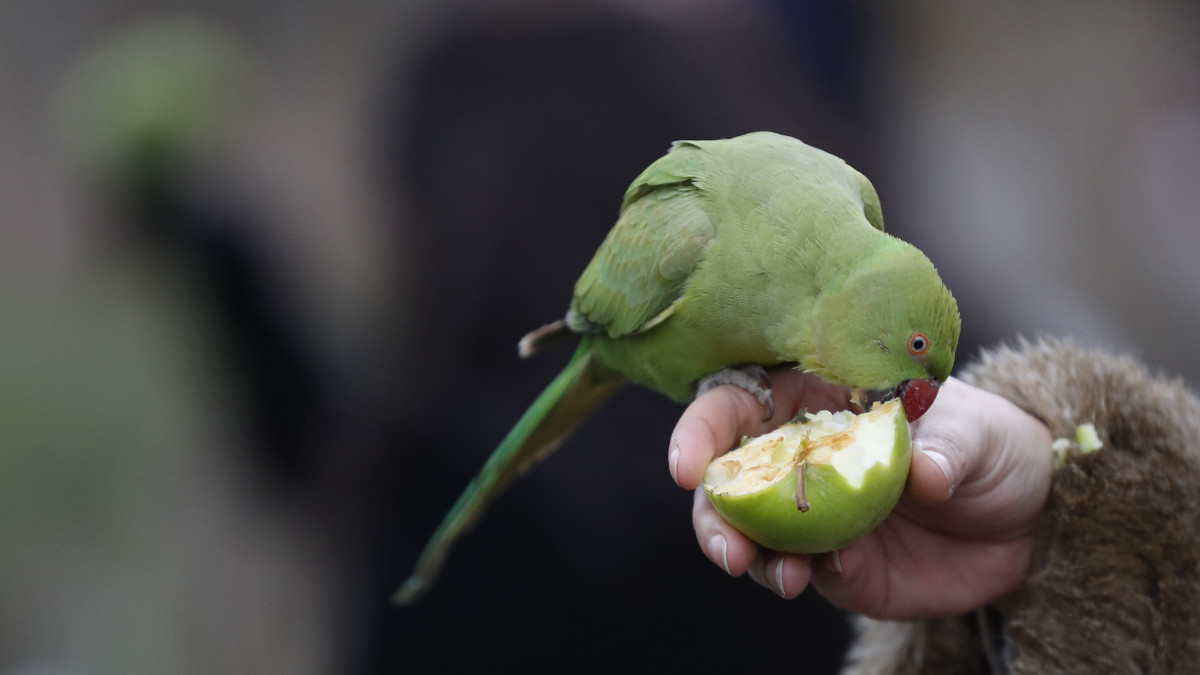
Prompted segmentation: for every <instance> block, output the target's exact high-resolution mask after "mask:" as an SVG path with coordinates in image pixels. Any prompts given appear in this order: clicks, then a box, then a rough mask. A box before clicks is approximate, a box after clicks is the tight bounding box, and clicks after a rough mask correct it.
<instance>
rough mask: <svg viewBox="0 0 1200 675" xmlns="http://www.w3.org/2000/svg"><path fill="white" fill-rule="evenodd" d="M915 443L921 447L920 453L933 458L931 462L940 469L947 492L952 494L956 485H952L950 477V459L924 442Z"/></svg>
mask: <svg viewBox="0 0 1200 675" xmlns="http://www.w3.org/2000/svg"><path fill="white" fill-rule="evenodd" d="M917 444H918V446H919V447H920V448H921V452H922V454H924V455H925V456H926V457H928V458H929V459H931V460H933V463H934V464H936V465H937V468H939V469H941V471H942V475H943V476H945V477H946V485H947V486H949V490H948V494H954V488H955V487H956V486H955V485H954V481H953V480H952V479H951V478H950V460H948V459H946V456H945V455H943V454H942V453H940V452H938V451H937V450H931V449H929V448H927V447H925V444H924V443H921V442H920V441H917Z"/></svg>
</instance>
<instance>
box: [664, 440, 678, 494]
mask: <svg viewBox="0 0 1200 675" xmlns="http://www.w3.org/2000/svg"><path fill="white" fill-rule="evenodd" d="M667 462H668V464H670V467H671V478H672V479H674V480H675V482H676V483H678V482H679V441H677V440H675V439H673V438H672V439H671V452H670V453H668V454H667Z"/></svg>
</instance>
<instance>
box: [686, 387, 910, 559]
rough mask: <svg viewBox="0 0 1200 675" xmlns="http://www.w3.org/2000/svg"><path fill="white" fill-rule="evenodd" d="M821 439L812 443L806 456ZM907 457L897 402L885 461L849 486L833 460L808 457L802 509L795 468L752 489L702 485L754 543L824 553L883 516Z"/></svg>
mask: <svg viewBox="0 0 1200 675" xmlns="http://www.w3.org/2000/svg"><path fill="white" fill-rule="evenodd" d="M823 440H825V439H817V440H815V441H813V442H812V444H811V445H810V446H809V456H812V455H813V454H815V453H816V449H817V448H818V447H820V445H821V443H822V441H823ZM751 442H753V441H751ZM718 459H719V458H718ZM911 462H912V446H911V444H910V439H909V429H908V422H907V418H906V417H905V413H904V409H903V407H900V406H897V413H896V419H895V435H894V443H893V446H892V453H891V463H890V464H888V465H884V464H882V463H880V464H876V465H875V466H873V467H871V468H870V469H868V470H867V472H866V473H865V474H864V477H863V483H862V487H861V488H854V487H853V486H852V485H851V484H850V483H849V482H847V480H846V478H845V477H843V476H842V474H840V473H838V471H837V470H836V469H835V468H834V467H833V465H831V464H817V463H811V462H810V463H807V464H806V467H805V471H804V473H805V476H806V482H805V490H804V494H805V498H806V500H807V502H808V507H809V508H808V509H807V510H805V511H801V510H800V509H799V508H798V507H797V505H796V480H797V473H798V471H797V470H796V469H795V468H793V469H792V470H790V471H788V472H787V475H786V476H784V477H783V478H781V479H779V481H778V482H775V483H772V484H770V485H769V486H768V487H766V488H765V489H764V490H761V491H758V492H751V493H746V494H738V495H722V494H714V491H713V489H712V488H711V486H710V485H708V484H705V486H704V487H705V492H706V493H707V494H708V498H709V500H710V501H711V502H712V504H713V507H714V508H716V510H717V513H719V514H721V517H723V518H724V519H725V520H726V521H728V522H729V524H730V525H733V526H734V527H735V528H737V530H738V531H739V532H741V533H742V534H744V535H746V536H747V537H749V538H750V539H751V540H753V541H754V542H756V543H758V544H759V545H761V546H764V547H766V548H769V549H773V550H776V551H784V552H788V553H805V554H811V553H826V552H829V551H836V550H838V549H841V548H845V547H846V546H848V545H849V544H851V543H852V542H854V541H856V540H857V539H859V538H860V537H862V536H863V535H865V534H867V533H868V532H870V531H871V530H873V529H875V527H876V526H878V525H879V523H881V522H883V520H884V518H887V516H888V514H889V513H891V511H892V509H893V508H894V507H895V505H896V502H897V501H899V499H900V495H901V493H902V492H904V485H905V483H906V482H907V480H908V470H909V465H910V464H911Z"/></svg>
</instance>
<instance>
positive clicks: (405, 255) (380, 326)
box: [0, 0, 1200, 675]
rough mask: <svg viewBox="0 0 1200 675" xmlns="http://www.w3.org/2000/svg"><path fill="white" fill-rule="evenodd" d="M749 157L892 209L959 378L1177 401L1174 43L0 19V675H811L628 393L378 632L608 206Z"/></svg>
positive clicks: (1193, 125)
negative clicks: (944, 308)
mask: <svg viewBox="0 0 1200 675" xmlns="http://www.w3.org/2000/svg"><path fill="white" fill-rule="evenodd" d="M758 129H770V130H774V131H778V132H781V133H786V134H791V135H795V136H798V137H800V138H802V139H804V140H805V141H807V142H809V143H811V144H813V145H816V146H818V147H821V148H823V149H826V150H829V151H831V152H833V153H835V154H837V155H840V156H842V157H843V158H845V159H847V160H848V161H849V162H850V163H851V164H852V165H854V166H855V167H856V168H859V169H860V170H862V171H863V172H864V173H866V174H867V175H868V176H870V177H871V179H872V180H873V182H874V183H875V185H876V187H877V189H878V191H879V193H880V196H881V198H882V201H883V204H884V214H885V218H886V220H887V223H888V229H889V231H891V232H893V233H895V234H897V235H898V236H900V237H902V238H905V239H908V240H910V241H912V242H914V243H915V244H917V245H918V246H919V247H921V248H922V249H923V250H925V251H926V253H927V254H928V255H929V256H930V258H931V259H932V260H933V261H934V263H935V264H936V265H937V266H938V267H939V269H940V270H941V271H942V273H943V277H944V278H945V280H946V282H947V284H948V285H949V286H950V288H951V289H952V290H953V291H954V293H955V294H956V296H957V297H958V299H959V302H960V305H961V309H962V314H963V328H964V335H963V343H962V345H961V346H960V352H959V361H960V363H966V362H969V361H970V360H971V358H972V356H973V355H974V354H975V353H976V352H977V351H978V349H979V348H980V346H982V345H987V344H992V343H995V342H997V341H1000V340H1011V339H1013V338H1015V336H1017V335H1028V336H1032V335H1036V334H1040V333H1049V334H1058V335H1070V336H1074V337H1075V338H1077V339H1079V340H1081V341H1084V342H1088V343H1095V344H1101V345H1107V346H1112V347H1115V348H1119V349H1122V350H1127V351H1131V352H1133V353H1135V354H1136V355H1138V356H1139V357H1141V358H1142V359H1144V360H1145V361H1147V362H1148V363H1150V364H1151V365H1152V366H1153V367H1155V368H1157V369H1160V370H1163V371H1165V372H1168V373H1173V374H1179V375H1182V376H1184V377H1185V378H1187V379H1189V380H1190V381H1192V382H1196V381H1197V377H1198V376H1200V361H1198V360H1197V358H1196V357H1195V356H1194V353H1193V342H1192V339H1191V336H1192V335H1196V334H1200V311H1198V310H1200V266H1198V265H1196V264H1195V256H1196V252H1197V251H1200V228H1198V227H1197V217H1196V214H1197V213H1198V212H1200V9H1198V8H1197V6H1196V5H1195V4H1194V3H1189V2H1182V1H1178V0H1153V1H1146V2H1141V3H1119V2H1101V3H1085V2H1082V1H1081V0H1076V1H1073V2H1065V3H1056V4H1054V5H1053V6H1052V7H1048V6H1045V5H1044V4H1042V3H1034V2H1019V3H1010V4H1007V5H1005V6H1004V7H986V8H985V7H970V8H964V7H961V6H960V5H959V4H958V3H952V2H947V1H941V2H932V3H922V4H920V5H919V6H911V5H909V4H907V3H900V2H883V3H869V4H868V3H853V2H850V3H847V2H834V1H832V0H825V1H821V0H813V1H800V2H785V1H783V0H778V1H770V0H757V1H747V0H703V1H699V2H687V3H684V2H677V1H663V2H634V1H633V0H609V1H604V0H588V1H586V2H573V3H555V2H550V1H549V0H546V1H532V0H530V1H521V2H500V3H496V2H483V1H478V2H463V1H457V2H436V1H434V0H409V1H407V2H396V3H374V2H362V1H354V0H352V1H350V2H330V1H328V0H302V1H300V2H290V3H285V2H274V1H263V2H257V3H244V2H232V1H230V0H217V1H215V2H206V3H199V2H185V1H180V2H162V1H159V2H150V1H148V0H147V1H140V2H139V1H133V0H111V1H104V0H100V1H91V2H68V1H66V0H6V1H5V2H2V3H0V385H2V388H0V674H8V673H13V674H21V675H26V674H35V673H36V674H54V675H58V674H65V675H75V674H89V673H150V672H172V673H400V672H403V673H423V672H458V671H462V670H465V669H467V668H488V669H489V671H492V672H537V671H543V670H552V671H565V672H612V671H615V670H633V671H637V672H643V671H649V670H652V669H653V670H661V671H670V672H674V671H684V670H688V669H694V668H697V667H708V668H718V669H725V668H733V667H740V668H745V669H748V670H753V669H755V668H759V667H763V666H767V667H769V666H772V665H780V666H785V667H786V666H791V667H796V666H802V667H804V668H805V669H806V672H818V673H819V672H833V671H835V670H836V668H837V666H838V663H839V661H840V656H841V653H842V650H843V649H844V647H845V644H846V640H847V639H848V634H847V623H846V619H845V617H844V616H842V615H841V614H839V613H838V612H836V611H834V610H832V609H831V608H830V607H828V606H827V605H826V604H825V603H823V601H822V600H821V599H820V598H819V597H817V596H815V595H814V594H812V593H811V592H810V593H806V594H805V595H804V596H802V597H801V598H800V599H799V600H797V601H792V602H784V601H781V600H779V599H778V598H775V597H774V596H772V595H771V594H770V593H769V592H767V591H765V590H763V589H762V588H760V587H758V586H756V585H754V584H752V583H751V582H750V581H749V580H747V579H731V578H728V577H727V576H726V575H724V574H723V573H722V572H720V570H719V569H717V568H716V567H715V566H713V565H712V564H710V563H709V562H708V561H707V560H706V559H705V558H704V557H703V555H702V554H701V553H700V552H699V550H698V547H697V546H696V543H695V541H694V537H693V534H692V531H691V524H690V509H691V502H692V497H691V495H690V494H687V493H684V492H682V491H680V490H679V489H678V488H676V487H675V486H674V485H673V483H672V482H671V480H670V476H669V474H668V472H667V470H666V462H665V457H666V445H667V439H668V436H669V433H670V430H671V428H672V427H673V425H674V422H675V419H676V418H677V417H678V415H679V413H680V412H681V409H680V407H678V406H676V405H674V404H672V403H670V402H669V401H666V400H665V399H663V398H661V397H658V396H656V395H653V394H650V393H648V392H645V391H641V390H635V389H632V388H629V389H626V390H624V391H622V392H621V393H620V394H619V395H618V396H617V397H616V398H615V400H613V401H612V402H611V403H610V404H608V405H607V406H606V407H605V408H604V409H603V410H602V411H601V413H600V414H598V415H596V416H595V417H593V418H592V419H591V420H590V421H589V422H588V423H587V424H585V426H584V427H583V428H582V430H581V431H580V433H578V434H577V435H576V436H575V437H574V438H573V439H572V440H571V441H570V442H569V443H568V444H567V446H566V447H565V448H564V449H563V450H562V451H561V452H560V453H559V454H558V455H556V456H555V457H554V458H552V459H551V460H550V461H548V462H547V463H545V464H544V465H542V466H540V467H539V468H538V469H537V470H536V471H534V472H532V473H531V474H530V475H529V476H527V477H526V478H524V479H522V480H521V481H519V482H517V483H516V484H515V485H514V486H513V487H512V488H511V489H510V490H509V492H508V493H507V494H506V495H505V496H504V497H503V498H502V499H501V500H499V502H498V503H497V504H496V505H495V506H494V507H493V508H492V509H491V511H490V512H489V514H488V515H487V517H486V518H484V519H483V521H481V523H480V524H479V525H478V526H477V527H476V528H475V530H474V531H473V532H472V533H471V534H470V535H469V536H468V537H467V538H466V539H465V540H464V541H463V542H462V544H461V545H460V546H459V547H458V548H457V549H456V550H455V551H454V553H453V555H452V556H451V558H450V561H449V565H448V567H447V569H446V571H445V573H444V574H443V576H442V579H441V582H440V584H439V585H438V586H437V587H436V588H435V589H434V590H433V591H432V592H431V593H430V594H429V595H428V596H426V597H425V598H424V599H423V600H422V601H421V602H420V603H418V604H417V605H416V606H414V607H410V608H407V609H397V608H394V607H392V606H390V605H389V604H388V596H389V595H390V593H391V592H392V590H394V588H395V586H396V585H397V584H398V583H399V582H400V581H401V579H403V578H404V576H406V575H407V574H408V572H409V571H410V569H411V565H412V563H413V562H414V561H415V558H416V555H417V552H418V550H419V547H420V546H421V544H423V543H424V541H425V539H426V538H427V537H428V535H429V534H430V533H431V532H432V531H433V529H434V527H435V526H436V524H437V522H438V520H440V518H441V516H442V514H443V513H444V512H445V510H446V509H447V508H448V507H449V506H450V504H451V503H452V501H453V500H454V498H455V497H456V496H457V494H458V492H459V491H460V490H461V489H462V487H463V486H465V484H466V483H467V481H468V480H469V479H470V477H471V476H472V475H473V474H474V472H475V471H476V469H477V468H478V467H479V465H480V464H481V463H482V461H483V459H484V458H485V457H486V456H487V454H488V453H489V452H490V451H491V449H492V448H493V447H494V446H495V444H496V443H497V442H498V441H499V439H500V438H501V437H502V435H503V434H504V432H505V431H506V430H507V428H508V426H509V425H510V424H511V423H512V422H513V421H515V420H516V418H517V416H518V415H519V414H520V412H521V411H522V410H524V408H525V407H526V405H527V404H528V403H529V402H531V401H532V400H533V398H534V397H535V396H536V394H537V392H538V391H540V389H541V387H542V386H543V385H544V384H545V383H547V382H548V381H549V380H550V378H551V377H552V376H553V374H554V373H555V372H557V370H558V369H559V368H560V367H561V366H562V365H563V364H564V363H565V362H566V360H567V358H568V356H569V352H568V351H567V349H563V350H558V351H552V352H550V353H547V354H545V355H541V356H539V357H538V358H537V359H534V360H531V361H528V362H521V361H518V359H517V358H516V351H515V345H516V341H517V339H518V338H519V337H520V336H521V335H523V334H524V333H525V332H526V331H527V330H529V329H531V328H533V327H536V326H538V325H541V324H542V323H544V322H546V321H549V320H553V319H554V318H557V317H559V316H560V315H561V314H562V313H563V312H564V311H565V308H566V305H567V303H568V301H569V298H570V292H571V286H572V284H573V282H574V279H575V277H576V275H577V274H578V273H579V272H580V271H581V270H582V268H583V267H584V265H585V264H586V263H587V261H588V260H589V259H590V257H591V253H592V251H593V250H594V249H595V247H596V246H597V245H598V244H599V243H600V241H601V240H602V239H603V237H604V234H605V233H606V232H607V230H608V228H609V227H610V226H611V224H612V222H613V220H614V217H615V215H616V210H617V206H618V205H619V203H620V197H621V194H622V192H623V190H624V188H625V186H626V185H627V184H628V183H629V181H630V180H632V178H633V177H634V176H636V175H637V174H638V173H639V172H640V170H641V169H642V168H643V167H644V166H645V165H646V164H647V163H649V162H650V161H652V160H653V159H655V158H656V157H658V156H659V155H661V154H662V153H663V152H664V151H665V150H666V149H667V147H668V145H669V143H670V142H671V141H673V140H676V139H684V138H719V137H728V136H734V135H738V134H741V133H744V132H748V131H752V130H758Z"/></svg>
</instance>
